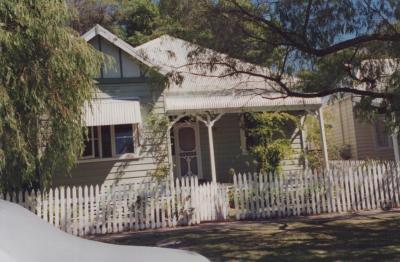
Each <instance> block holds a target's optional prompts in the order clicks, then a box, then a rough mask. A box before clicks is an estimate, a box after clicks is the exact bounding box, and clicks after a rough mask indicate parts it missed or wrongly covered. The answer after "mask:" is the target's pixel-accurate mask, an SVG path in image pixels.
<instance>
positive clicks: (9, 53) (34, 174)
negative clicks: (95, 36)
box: [0, 0, 102, 190]
mask: <svg viewBox="0 0 400 262" xmlns="http://www.w3.org/2000/svg"><path fill="white" fill-rule="evenodd" d="M68 21H69V17H68V12H67V6H66V5H65V3H64V1H61V0H58V1H47V0H36V1H28V0H25V1H17V0H3V1H1V2H0V50H1V53H0V145H1V147H0V189H6V190H14V189H21V188H28V189H30V188H39V187H46V186H49V185H50V183H51V178H52V176H54V175H55V174H60V175H64V174H65V173H68V171H69V170H70V169H71V167H72V166H73V165H74V163H75V161H76V159H77V157H78V156H79V155H80V154H81V150H82V141H83V132H82V127H81V114H82V109H83V105H84V101H86V100H88V99H90V98H91V97H92V95H93V93H94V88H95V83H94V81H93V77H94V76H95V75H96V74H97V72H98V70H99V68H100V64H101V62H102V58H101V56H100V55H99V54H98V53H97V52H96V51H95V50H94V49H93V48H92V47H90V46H89V45H88V44H87V43H86V42H85V41H84V40H83V39H82V38H80V36H79V35H78V34H77V33H76V32H75V31H73V30H71V29H70V28H69V27H68V26H67V23H68Z"/></svg>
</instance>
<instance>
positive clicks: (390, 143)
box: [373, 118, 393, 150]
mask: <svg viewBox="0 0 400 262" xmlns="http://www.w3.org/2000/svg"><path fill="white" fill-rule="evenodd" d="M379 121H384V120H383V119H381V118H378V119H377V120H376V121H374V122H373V129H374V131H373V133H374V146H375V149H377V150H384V149H391V148H393V141H392V136H391V135H390V134H387V137H388V144H387V146H382V145H379V142H378V126H377V125H378V124H379ZM382 135H384V134H382Z"/></svg>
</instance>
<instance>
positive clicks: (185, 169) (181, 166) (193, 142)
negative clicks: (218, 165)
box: [174, 122, 203, 178]
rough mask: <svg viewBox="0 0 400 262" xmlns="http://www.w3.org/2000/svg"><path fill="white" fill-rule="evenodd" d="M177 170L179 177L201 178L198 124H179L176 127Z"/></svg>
mask: <svg viewBox="0 0 400 262" xmlns="http://www.w3.org/2000/svg"><path fill="white" fill-rule="evenodd" d="M174 137H175V150H176V158H175V160H176V165H177V166H176V167H177V168H176V170H177V172H178V176H179V177H181V176H198V177H199V178H201V177H202V176H203V174H202V168H201V159H200V158H201V157H200V138H199V126H198V123H191V122H185V123H177V124H176V125H175V127H174Z"/></svg>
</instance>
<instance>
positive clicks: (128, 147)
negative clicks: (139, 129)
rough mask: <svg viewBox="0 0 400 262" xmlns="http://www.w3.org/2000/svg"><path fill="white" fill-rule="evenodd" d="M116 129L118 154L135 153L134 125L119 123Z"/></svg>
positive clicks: (116, 149)
mask: <svg viewBox="0 0 400 262" xmlns="http://www.w3.org/2000/svg"><path fill="white" fill-rule="evenodd" d="M114 131H115V151H116V154H118V155H120V154H124V153H133V130H132V125H117V126H115V127H114Z"/></svg>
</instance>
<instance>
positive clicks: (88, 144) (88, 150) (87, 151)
mask: <svg viewBox="0 0 400 262" xmlns="http://www.w3.org/2000/svg"><path fill="white" fill-rule="evenodd" d="M87 134H88V135H87V138H85V141H84V149H83V154H82V156H83V157H88V156H92V155H93V147H92V128H90V127H88V133H87Z"/></svg>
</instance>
